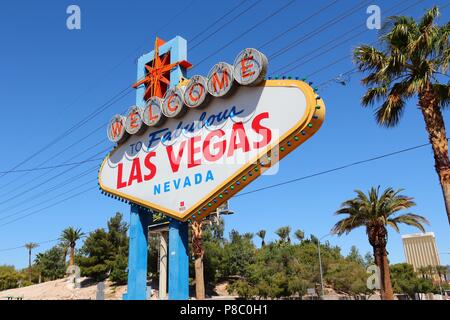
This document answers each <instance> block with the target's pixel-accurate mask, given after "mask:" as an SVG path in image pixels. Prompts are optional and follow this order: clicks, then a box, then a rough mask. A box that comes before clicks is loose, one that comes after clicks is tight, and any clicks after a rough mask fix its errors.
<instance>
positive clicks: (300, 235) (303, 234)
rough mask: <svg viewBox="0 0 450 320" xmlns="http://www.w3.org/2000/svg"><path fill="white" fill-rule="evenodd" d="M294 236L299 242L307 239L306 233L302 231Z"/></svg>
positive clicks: (297, 231) (298, 231)
mask: <svg viewBox="0 0 450 320" xmlns="http://www.w3.org/2000/svg"><path fill="white" fill-rule="evenodd" d="M294 234H295V237H296V238H297V240H298V241H299V242H302V241H303V239H304V238H305V233H304V232H303V231H302V230H300V229H298V230H296V231H295V233H294Z"/></svg>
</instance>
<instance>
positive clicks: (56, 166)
mask: <svg viewBox="0 0 450 320" xmlns="http://www.w3.org/2000/svg"><path fill="white" fill-rule="evenodd" d="M108 149H109V148H108ZM100 160H103V158H96V159H87V160H83V161H78V162H69V163H61V164H55V165H53V166H48V167H37V168H29V169H18V170H10V171H0V173H15V172H31V171H41V170H47V169H56V168H62V167H69V166H73V165H80V164H84V163H88V162H93V161H100Z"/></svg>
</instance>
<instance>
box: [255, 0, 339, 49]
mask: <svg viewBox="0 0 450 320" xmlns="http://www.w3.org/2000/svg"><path fill="white" fill-rule="evenodd" d="M337 2H338V0H335V1H333V2H331V3H329V4H327V5H325V6H323V7H322V8H320V9H319V10H317V11H316V12H314V13H313V14H311V15H310V16H308V17H306V18H305V19H303V20H300V21H299V22H298V23H296V24H295V25H293V26H292V27H290V28H289V29H287V30H285V31H283V32H281V33H279V34H277V35H276V36H275V37H273V38H271V39H270V40H268V41H266V42H264V43H263V44H262V45H260V46H259V47H258V49H259V50H261V49H262V48H264V47H266V46H268V45H269V44H272V43H273V42H274V41H275V40H277V39H280V38H281V37H282V36H284V35H286V34H288V33H289V32H291V31H292V30H294V29H297V28H298V27H300V26H301V25H303V24H305V23H306V22H308V21H309V20H311V19H312V18H314V17H316V16H318V15H320V14H321V13H323V12H324V11H325V10H327V9H329V8H330V7H332V6H333V5H335V4H336V3H337Z"/></svg>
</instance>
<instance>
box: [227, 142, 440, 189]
mask: <svg viewBox="0 0 450 320" xmlns="http://www.w3.org/2000/svg"><path fill="white" fill-rule="evenodd" d="M447 140H448V139H447ZM429 145H431V144H430V143H425V144H421V145H418V146H414V147H411V148H406V149H402V150H398V151H394V152H391V153H386V154H383V155H380V156H376V157H373V158H369V159H365V160H361V161H356V162H352V163H349V164H346V165H343V166H340V167H335V168H332V169H329V170H325V171H320V172H317V173H313V174H310V175H307V176H303V177H299V178H295V179H291V180H286V181H283V182H280V183H276V184H272V185H268V186H266V187H262V188H259V189H255V190H251V191H247V192H243V193H239V194H237V195H235V196H234V197H241V196H245V195H249V194H252V193H255V192H259V191H263V190H267V189H272V188H276V187H280V186H284V185H286V184H290V183H294V182H298V181H302V180H306V179H309V178H313V177H317V176H321V175H324V174H327V173H332V172H335V171H340V170H343V169H347V168H350V167H354V166H357V165H361V164H363V163H368V162H372V161H376V160H380V159H383V158H387V157H392V156H395V155H398V154H401V153H405V152H409V151H413V150H417V149H420V148H423V147H426V146H429Z"/></svg>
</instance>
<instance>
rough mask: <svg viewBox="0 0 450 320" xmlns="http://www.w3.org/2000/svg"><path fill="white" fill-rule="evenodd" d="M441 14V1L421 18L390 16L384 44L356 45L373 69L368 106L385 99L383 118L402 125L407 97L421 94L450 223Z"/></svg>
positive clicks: (361, 64)
mask: <svg viewBox="0 0 450 320" xmlns="http://www.w3.org/2000/svg"><path fill="white" fill-rule="evenodd" d="M438 16H439V9H438V7H433V8H432V9H430V10H428V11H427V12H426V13H425V14H424V16H423V17H422V18H421V19H420V20H419V21H417V22H416V21H415V20H414V19H413V18H408V17H405V16H396V17H390V18H389V20H388V22H387V23H386V24H385V25H384V27H383V32H382V34H381V36H380V39H379V40H380V42H381V44H380V46H381V48H382V49H380V50H379V49H377V48H376V47H372V46H369V45H362V46H359V47H357V48H356V49H355V51H354V58H355V61H356V64H357V66H358V69H359V70H360V71H362V72H368V73H369V74H368V76H367V77H365V78H363V79H362V83H363V84H364V85H365V86H367V87H368V90H367V92H366V93H365V95H364V96H363V98H362V104H363V106H365V107H367V106H369V105H370V106H373V105H374V104H375V103H381V105H380V106H379V107H378V108H377V109H376V111H375V117H376V120H377V122H378V124H380V125H382V126H386V127H394V126H395V125H397V124H398V123H399V121H400V118H401V116H402V115H403V113H404V109H405V106H406V104H405V103H406V100H408V99H409V98H412V97H414V96H418V106H419V109H420V111H421V112H422V115H423V118H424V121H425V127H426V130H427V132H428V138H429V141H430V144H431V145H432V148H433V152H434V162H435V169H436V172H437V174H438V176H439V180H440V184H441V188H442V192H443V195H444V200H445V208H446V211H447V218H448V221H449V223H450V160H449V156H448V141H447V135H446V131H445V124H444V119H443V116H442V110H443V109H444V108H445V107H447V106H448V105H449V104H450V87H449V85H448V82H447V84H445V83H441V82H442V81H441V80H440V79H439V77H440V76H441V75H445V74H446V72H447V70H448V65H449V60H450V46H449V41H448V37H449V35H450V22H447V23H446V24H445V25H443V26H438V25H436V19H437V17H438Z"/></svg>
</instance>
